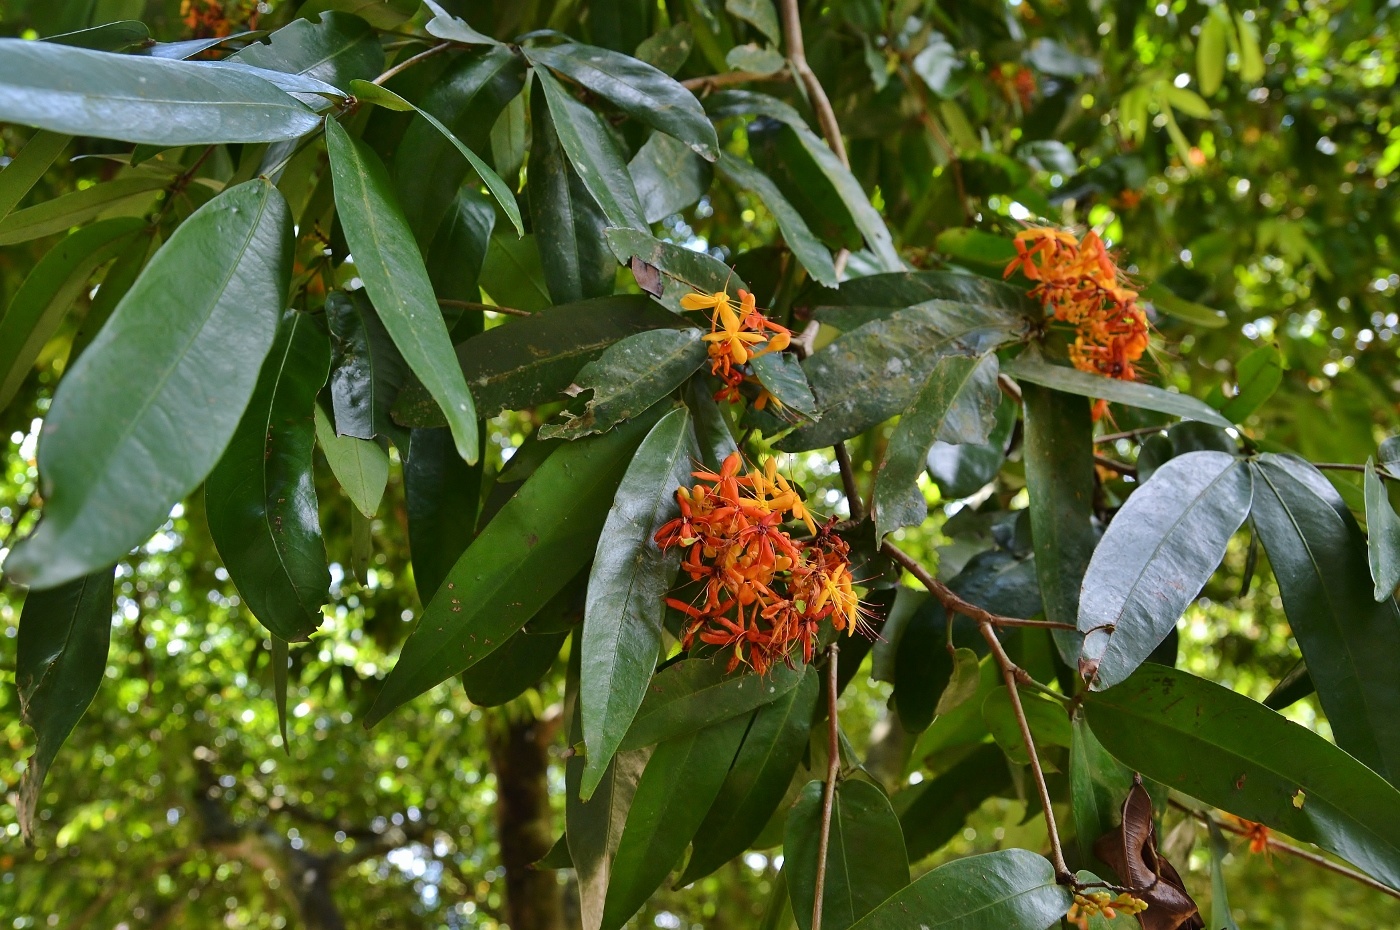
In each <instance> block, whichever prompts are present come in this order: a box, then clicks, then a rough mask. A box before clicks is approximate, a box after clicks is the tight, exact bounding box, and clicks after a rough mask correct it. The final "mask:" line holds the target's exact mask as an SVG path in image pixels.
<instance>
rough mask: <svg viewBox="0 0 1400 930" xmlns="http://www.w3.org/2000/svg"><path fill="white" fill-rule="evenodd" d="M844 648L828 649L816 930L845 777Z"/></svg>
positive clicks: (818, 929) (814, 907)
mask: <svg viewBox="0 0 1400 930" xmlns="http://www.w3.org/2000/svg"><path fill="white" fill-rule="evenodd" d="M840 652H841V647H840V646H838V645H837V644H836V643H832V644H831V645H830V646H828V647H827V650H826V741H827V742H826V746H827V756H828V759H827V763H826V785H825V786H824V787H823V788H822V829H821V834H820V836H819V837H818V840H817V881H816V888H815V890H816V898H815V899H814V900H813V901H812V930H822V898H823V897H824V896H825V895H826V852H827V847H828V846H829V845H830V843H831V812H832V810H833V809H834V808H835V806H836V779H837V777H838V776H839V775H840V774H841V724H840V720H839V719H838V717H837V715H836V697H837V689H838V688H839V683H838V682H837V680H836V657H837V656H838V655H840Z"/></svg>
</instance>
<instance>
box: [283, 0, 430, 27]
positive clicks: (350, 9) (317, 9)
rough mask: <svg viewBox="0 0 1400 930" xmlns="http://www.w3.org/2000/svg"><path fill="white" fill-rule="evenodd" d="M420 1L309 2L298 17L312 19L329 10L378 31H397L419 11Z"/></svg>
mask: <svg viewBox="0 0 1400 930" xmlns="http://www.w3.org/2000/svg"><path fill="white" fill-rule="evenodd" d="M418 7H419V2H418V0H308V2H306V3H303V4H302V5H301V6H300V7H299V8H298V9H297V15H298V16H302V17H306V18H310V17H314V16H317V15H319V14H321V13H324V12H326V11H327V10H338V11H340V12H342V13H351V14H353V15H355V16H358V17H360V18H361V19H363V20H364V21H365V22H367V23H369V24H370V25H371V26H373V27H374V28H376V29H396V28H398V27H399V26H401V25H403V23H404V22H405V21H407V20H408V19H409V18H411V17H412V16H413V14H414V13H416V12H417V11H418Z"/></svg>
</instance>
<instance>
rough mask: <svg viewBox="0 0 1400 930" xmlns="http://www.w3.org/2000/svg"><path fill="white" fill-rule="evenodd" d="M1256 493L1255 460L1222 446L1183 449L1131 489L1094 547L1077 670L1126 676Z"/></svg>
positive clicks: (1209, 571) (1183, 604) (1098, 684)
mask: <svg viewBox="0 0 1400 930" xmlns="http://www.w3.org/2000/svg"><path fill="white" fill-rule="evenodd" d="M1252 499H1253V482H1252V481H1251V480H1250V472H1249V468H1248V467H1247V466H1246V464H1245V463H1244V461H1243V460H1241V459H1239V458H1238V457H1236V456H1233V455H1229V454H1227V453H1225V452H1188V453H1187V454H1185V455H1180V456H1177V457H1176V458H1174V459H1171V460H1170V461H1168V462H1167V463H1166V464H1165V465H1163V466H1162V467H1161V468H1159V469H1157V470H1156V471H1155V472H1153V473H1152V478H1151V480H1150V481H1148V482H1147V483H1146V484H1144V485H1142V487H1140V488H1139V489H1138V490H1136V491H1134V492H1133V494H1132V496H1131V497H1129V498H1128V502H1127V503H1126V504H1124V505H1123V507H1122V508H1121V509H1120V510H1119V511H1118V514H1117V516H1115V517H1114V518H1113V522H1112V523H1110V524H1109V525H1108V530H1107V531H1106V532H1105V533H1104V535H1103V539H1102V540H1101V541H1100V543H1099V545H1098V548H1096V549H1095V550H1094V555H1093V558H1091V559H1090V560H1089V567H1088V569H1087V570H1086V571H1085V574H1084V583H1083V590H1082V592H1081V593H1080V596H1079V631H1080V632H1081V633H1083V634H1084V646H1083V651H1082V652H1081V658H1080V668H1081V670H1088V669H1094V668H1097V670H1098V673H1097V676H1095V677H1094V680H1093V684H1092V687H1094V688H1095V689H1100V690H1101V689H1103V688H1111V687H1113V686H1114V685H1116V684H1118V682H1120V681H1122V680H1123V679H1125V678H1127V677H1128V676H1129V675H1131V674H1132V673H1133V671H1134V670H1135V669H1136V668H1137V667H1138V666H1139V665H1141V664H1142V663H1143V662H1144V661H1146V659H1147V657H1148V656H1149V655H1151V654H1152V650H1153V649H1156V648H1157V645H1158V644H1159V643H1161V642H1162V640H1163V639H1165V638H1166V636H1167V634H1168V633H1170V632H1171V631H1172V630H1173V629H1175V628H1176V622H1177V621H1178V620H1179V619H1181V615H1182V614H1183V613H1185V611H1186V608H1187V607H1188V606H1189V605H1190V604H1191V602H1192V601H1194V600H1195V599H1196V595H1197V594H1199V593H1200V590H1201V588H1203V587H1204V586H1205V583H1206V581H1208V580H1209V579H1210V576H1211V575H1213V574H1214V573H1215V569H1216V567H1217V566H1218V565H1219V564H1220V560H1221V559H1222V558H1224V556H1225V547H1226V545H1227V544H1228V543H1229V542H1230V537H1231V536H1233V535H1234V534H1235V531H1236V530H1237V529H1239V528H1240V524H1242V523H1244V519H1245V517H1246V516H1248V515H1249V507H1250V502H1251V501H1252ZM1087 674H1089V675H1092V674H1093V673H1092V671H1089V672H1087Z"/></svg>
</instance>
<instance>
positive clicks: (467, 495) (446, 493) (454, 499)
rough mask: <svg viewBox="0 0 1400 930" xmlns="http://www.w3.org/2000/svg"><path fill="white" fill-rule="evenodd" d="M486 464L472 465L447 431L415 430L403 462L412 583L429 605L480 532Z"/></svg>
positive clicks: (419, 597)
mask: <svg viewBox="0 0 1400 930" xmlns="http://www.w3.org/2000/svg"><path fill="white" fill-rule="evenodd" d="M481 473H482V463H480V462H477V463H476V464H475V465H468V464H467V463H466V462H463V461H462V460H461V458H460V457H458V455H457V452H456V450H455V449H453V448H452V434H451V433H449V432H448V431H447V430H446V429H416V430H414V431H413V433H412V436H411V438H410V439H409V444H408V461H407V462H405V463H404V466H403V496H404V510H405V511H407V515H408V546H409V551H410V553H411V555H412V557H413V583H414V585H415V586H416V587H417V588H418V600H419V601H420V602H421V603H423V604H427V603H428V602H429V601H431V600H432V599H433V595H435V594H436V593H437V589H438V588H439V587H441V586H442V581H443V579H444V578H446V577H447V573H448V572H449V571H451V570H452V566H453V565H455V564H457V559H459V558H461V555H462V553H463V552H465V551H466V549H467V546H469V545H471V541H472V537H473V536H475V535H476V514H477V509H478V506H479V501H480V499H481Z"/></svg>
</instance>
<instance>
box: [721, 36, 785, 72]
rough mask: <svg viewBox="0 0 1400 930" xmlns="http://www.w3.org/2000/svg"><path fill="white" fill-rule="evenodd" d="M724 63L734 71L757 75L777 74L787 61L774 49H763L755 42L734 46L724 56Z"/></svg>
mask: <svg viewBox="0 0 1400 930" xmlns="http://www.w3.org/2000/svg"><path fill="white" fill-rule="evenodd" d="M724 63H725V64H727V65H729V67H730V69H731V70H734V71H748V72H751V73H753V74H758V75H769V74H777V73H778V72H779V71H781V70H783V68H785V67H787V59H786V58H784V57H783V54H782V52H779V51H778V50H777V49H775V48H764V47H763V46H761V45H759V44H758V43H757V42H750V43H749V44H748V45H736V46H734V47H733V48H731V49H730V50H729V54H727V55H725V56H724Z"/></svg>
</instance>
